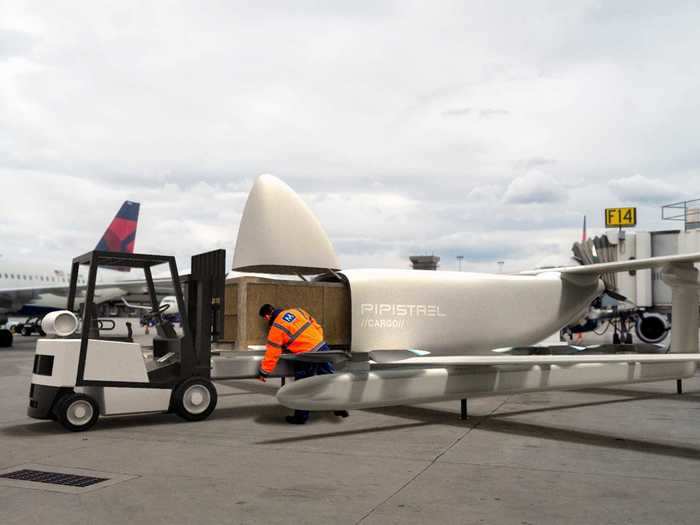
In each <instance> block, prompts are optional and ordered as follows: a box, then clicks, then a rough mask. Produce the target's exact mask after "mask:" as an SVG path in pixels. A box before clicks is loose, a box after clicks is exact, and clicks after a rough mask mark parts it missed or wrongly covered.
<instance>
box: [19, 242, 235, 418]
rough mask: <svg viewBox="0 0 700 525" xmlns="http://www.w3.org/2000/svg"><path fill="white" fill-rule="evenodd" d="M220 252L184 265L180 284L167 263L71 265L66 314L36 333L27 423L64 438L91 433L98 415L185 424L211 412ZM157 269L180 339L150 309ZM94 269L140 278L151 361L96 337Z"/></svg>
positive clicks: (131, 259)
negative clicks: (55, 427)
mask: <svg viewBox="0 0 700 525" xmlns="http://www.w3.org/2000/svg"><path fill="white" fill-rule="evenodd" d="M225 253H226V252H225V251H224V250H215V251H212V252H206V253H202V254H199V255H195V256H193V257H192V265H191V274H190V275H189V276H184V277H183V279H181V278H180V276H179V275H178V270H177V264H176V262H175V258H174V257H172V256H164V255H147V254H136V253H112V252H105V251H98V250H94V251H91V252H88V253H86V254H84V255H81V256H79V257H76V258H75V259H73V264H72V268H71V277H70V289H69V294H68V304H67V308H66V310H65V311H62V312H57V313H56V314H55V315H51V316H47V319H46V322H45V323H44V326H43V329H44V331H45V332H46V333H47V334H48V337H46V338H42V339H39V340H38V341H37V343H36V350H35V356H34V368H33V374H32V383H31V387H30V393H29V407H28V409H27V413H28V415H29V416H30V417H33V418H36V419H53V420H56V421H58V422H59V423H60V424H61V425H63V427H65V428H66V429H68V430H71V431H82V430H87V429H89V428H91V427H92V426H93V425H94V424H95V423H96V422H97V420H98V418H99V416H111V415H120V414H137V413H147V412H175V413H176V414H178V415H179V416H180V417H182V418H183V419H186V420H188V421H199V420H203V419H206V418H207V417H208V416H209V414H211V413H212V411H213V410H214V408H215V407H216V403H217V393H216V388H215V387H214V385H213V383H212V381H211V346H212V341H216V340H217V338H218V336H219V332H220V331H221V329H222V326H223V322H222V321H223V311H224V295H225V294H224V285H225V279H226V270H225ZM161 265H165V266H166V267H167V269H168V270H169V274H170V275H169V277H163V278H159V279H157V284H158V286H159V287H161V286H163V287H165V286H167V287H168V288H171V289H172V291H173V295H174V296H175V298H176V303H177V307H178V310H179V313H180V319H181V326H182V333H181V334H178V333H177V332H176V330H175V328H174V326H173V325H172V322H171V321H170V320H169V319H168V318H166V316H165V310H166V309H167V308H168V307H169V305H168V304H159V303H158V299H157V295H156V282H155V281H154V278H153V274H152V268H153V267H156V266H161ZM81 266H87V267H88V268H89V270H88V272H89V273H88V280H87V291H86V294H85V302H84V304H83V307H82V309H81V311H82V322H81V323H80V330H79V331H78V322H77V317H76V316H75V315H74V314H73V312H74V311H76V310H77V308H76V292H77V284H78V271H79V269H80V267H81ZM100 267H103V268H105V267H107V268H115V267H118V268H128V269H131V268H140V269H142V270H143V272H144V274H145V278H146V288H147V290H148V296H149V298H150V303H151V309H150V311H149V312H147V314H146V315H147V317H148V318H149V320H153V321H154V322H155V327H156V330H157V334H158V335H156V336H155V337H154V339H153V355H152V357H151V356H144V353H143V351H142V349H141V345H139V344H138V343H135V342H133V339H132V338H131V336H130V335H129V336H127V337H123V336H121V337H114V336H110V335H108V334H105V333H104V332H106V330H100V327H101V326H102V324H101V323H100V322H99V320H98V319H97V308H96V305H95V288H96V278H97V271H98V269H99V268H100ZM183 289H184V292H185V293H184V294H183ZM71 319H72V320H73V323H72V324H71ZM58 323H60V327H59V326H58Z"/></svg>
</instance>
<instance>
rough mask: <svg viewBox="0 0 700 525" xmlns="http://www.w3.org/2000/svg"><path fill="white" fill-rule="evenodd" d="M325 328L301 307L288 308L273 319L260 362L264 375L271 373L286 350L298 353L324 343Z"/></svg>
mask: <svg viewBox="0 0 700 525" xmlns="http://www.w3.org/2000/svg"><path fill="white" fill-rule="evenodd" d="M324 343H325V341H324V340H323V328H321V325H319V324H318V323H317V322H316V320H315V319H314V318H313V317H311V315H310V314H309V313H308V312H307V311H305V310H302V309H301V308H288V309H286V310H282V311H281V312H279V314H278V315H277V317H275V318H274V319H273V322H272V325H271V326H270V331H269V332H268V333H267V349H266V350H265V357H264V358H263V360H262V362H261V363H260V373H261V374H262V375H268V374H271V373H272V371H273V370H274V369H275V366H276V365H277V361H278V360H279V358H280V354H282V352H283V351H284V350H287V351H289V352H292V353H293V354H298V353H301V352H311V351H313V350H318V349H319V348H320V347H322V346H323V345H324Z"/></svg>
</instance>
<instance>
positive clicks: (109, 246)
mask: <svg viewBox="0 0 700 525" xmlns="http://www.w3.org/2000/svg"><path fill="white" fill-rule="evenodd" d="M139 207H140V205H139V203H138V202H132V201H124V203H123V204H122V205H121V207H120V208H119V211H117V214H116V215H115V216H114V219H113V220H112V222H111V223H110V224H109V226H108V227H107V230H106V231H105V233H104V235H103V236H102V238H101V239H100V241H99V242H98V243H97V247H96V249H98V250H104V251H115V252H122V253H133V251H134V243H135V241H136V230H137V227H138V216H139ZM69 267H70V261H67V262H66V264H65V265H62V264H46V265H40V264H36V263H31V262H25V261H17V262H12V261H6V260H4V259H1V258H0V316H2V315H3V314H8V313H13V314H17V315H26V316H37V315H38V316H42V315H43V314H46V313H48V312H50V311H53V310H58V309H62V308H65V307H66V295H67V291H68V285H69V282H68V280H69V277H70V271H69V270H64V269H63V268H69ZM98 280H99V289H98V291H97V296H98V298H99V300H98V301H97V302H104V301H109V300H114V299H119V298H120V297H122V296H124V295H125V294H127V293H128V292H129V291H130V290H131V289H132V288H134V287H136V288H138V289H141V288H143V280H139V281H135V282H134V286H130V287H127V288H125V286H127V282H128V281H130V280H131V281H134V277H132V276H130V275H129V274H128V273H125V272H122V271H119V270H118V269H115V270H111V271H110V270H107V271H105V272H104V273H101V274H100V275H99V277H98ZM84 283H85V277H84V276H79V277H78V285H79V286H80V285H83V284H84ZM0 323H2V321H0ZM11 344H12V334H11V333H10V331H9V330H7V329H6V328H3V327H2V325H0V347H7V346H11Z"/></svg>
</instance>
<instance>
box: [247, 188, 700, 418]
mask: <svg viewBox="0 0 700 525" xmlns="http://www.w3.org/2000/svg"><path fill="white" fill-rule="evenodd" d="M699 261H700V253H692V254H687V255H677V256H669V257H656V258H648V259H638V260H632V261H622V262H612V263H604V264H590V265H586V266H575V267H562V268H554V269H551V268H550V269H545V270H535V271H532V272H525V273H524V274H522V275H501V274H496V275H490V274H479V273H466V272H465V273H462V272H444V271H439V272H431V271H419V270H386V269H384V270H345V271H343V270H340V268H339V264H338V260H337V258H336V255H335V253H334V250H333V246H332V244H331V242H330V240H329V239H328V237H327V235H326V233H325V232H324V230H323V228H322V226H321V224H320V223H319V221H318V220H317V219H316V217H315V216H314V214H313V213H312V212H311V210H310V209H309V208H308V207H307V206H306V204H305V203H304V202H303V201H302V200H301V199H300V198H299V197H298V196H297V195H296V194H295V193H294V192H293V191H292V190H291V189H290V188H289V187H288V186H287V185H286V184H284V183H283V182H282V181H280V180H279V179H276V178H274V177H271V176H262V177H260V178H258V180H257V181H256V183H255V185H254V187H253V189H252V190H251V192H250V195H249V197H248V201H247V203H246V207H245V210H244V214H243V218H242V221H241V225H240V229H239V234H238V240H237V244H236V251H235V254H234V264H233V267H234V270H239V271H252V272H269V273H300V274H304V273H306V274H323V275H320V276H318V277H316V278H315V279H317V280H329V279H333V280H338V281H340V282H343V283H345V285H346V286H347V289H348V293H349V296H350V304H351V306H350V311H349V312H348V322H349V323H350V327H351V332H350V333H351V342H350V345H349V348H348V349H347V351H331V352H321V353H318V354H316V355H310V354H309V355H307V354H299V355H297V358H299V359H302V360H331V359H333V360H338V361H340V360H345V363H346V364H345V366H344V368H343V369H342V370H341V371H340V372H339V373H336V374H334V375H324V376H316V377H310V378H307V379H303V380H301V381H295V382H294V383H289V384H287V385H286V386H284V387H282V388H281V389H280V390H279V391H278V393H277V398H278V400H279V401H280V402H281V403H282V404H283V405H285V406H287V407H290V408H295V409H306V410H341V409H359V408H370V407H378V406H389V405H405V404H417V403H426V402H433V401H440V400H449V399H465V398H467V397H470V396H475V395H489V394H504V393H516V392H526V391H536V390H548V389H566V388H577V387H582V386H589V385H607V384H616V383H631V382H642V381H655V380H661V379H681V378H687V377H690V376H692V375H693V374H694V373H695V371H696V366H697V361H699V360H700V354H699V353H698V271H697V270H696V268H695V267H694V264H693V263H696V262H699ZM652 267H656V268H662V269H663V278H664V280H665V282H666V283H667V284H669V285H670V286H671V288H672V290H673V313H672V319H673V325H672V337H673V340H672V342H671V345H670V348H669V349H668V350H667V351H666V352H663V351H659V349H658V348H657V347H654V346H649V345H646V346H635V345H622V346H618V347H615V348H616V350H617V351H619V349H622V350H623V351H624V352H625V353H608V354H602V355H601V354H593V353H591V352H590V351H585V350H583V351H580V352H579V351H578V350H581V349H580V348H576V347H567V349H566V350H567V351H568V353H567V355H561V354H562V353H563V352H562V348H561V347H556V348H555V347H534V346H532V345H535V344H536V343H537V342H538V341H541V340H542V339H543V338H544V337H546V336H547V335H549V334H552V333H554V332H556V331H557V330H559V329H560V328H561V327H563V326H566V325H568V324H570V323H571V322H573V321H575V320H576V319H578V318H580V317H581V316H582V314H583V313H584V312H586V310H587V309H588V307H589V305H590V303H591V301H592V300H593V299H594V298H595V297H597V296H598V295H600V294H601V293H602V292H603V290H604V286H603V283H602V281H601V275H603V274H605V273H610V272H625V271H633V270H638V269H643V268H652ZM599 350H601V349H599ZM645 351H646V352H645ZM522 354H526V355H522ZM528 354H530V355H528Z"/></svg>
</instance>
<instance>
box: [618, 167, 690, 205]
mask: <svg viewBox="0 0 700 525" xmlns="http://www.w3.org/2000/svg"><path fill="white" fill-rule="evenodd" d="M679 182H680V181H679ZM608 185H609V186H610V189H611V190H612V191H613V193H614V194H615V196H616V197H617V198H618V199H620V201H621V202H623V203H638V202H641V203H645V204H668V203H670V202H673V201H678V200H679V199H681V198H682V197H683V196H684V195H685V194H686V192H687V189H688V188H687V187H683V186H681V185H675V184H669V183H668V182H665V181H663V180H659V179H652V178H649V177H645V176H643V175H639V174H637V175H632V176H631V177H621V178H619V179H613V180H611V181H610V182H609V183H608ZM695 191H698V192H699V193H700V188H698V189H696V190H695Z"/></svg>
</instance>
